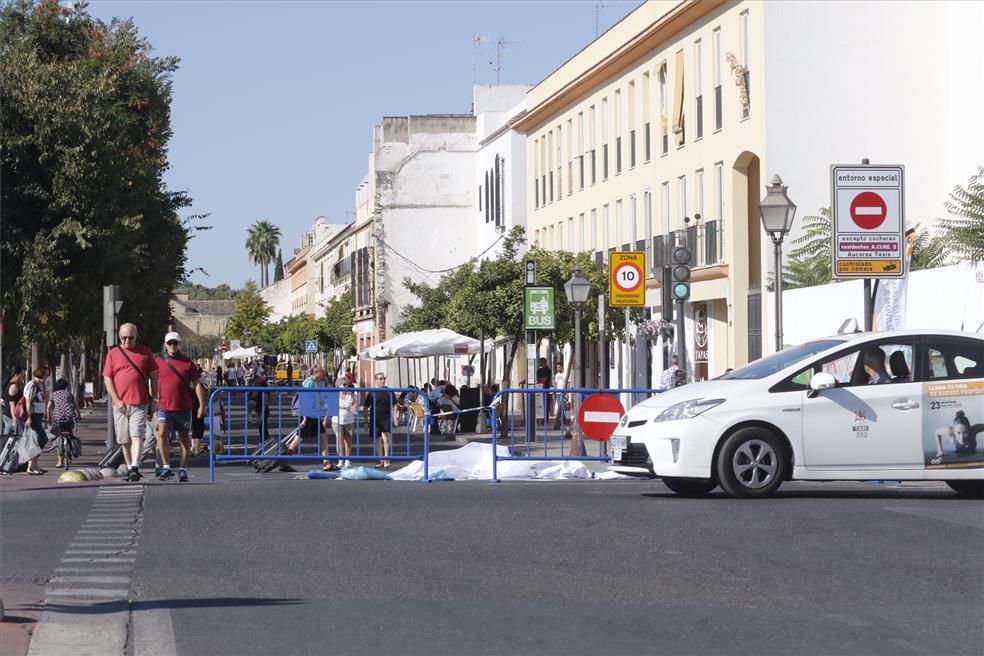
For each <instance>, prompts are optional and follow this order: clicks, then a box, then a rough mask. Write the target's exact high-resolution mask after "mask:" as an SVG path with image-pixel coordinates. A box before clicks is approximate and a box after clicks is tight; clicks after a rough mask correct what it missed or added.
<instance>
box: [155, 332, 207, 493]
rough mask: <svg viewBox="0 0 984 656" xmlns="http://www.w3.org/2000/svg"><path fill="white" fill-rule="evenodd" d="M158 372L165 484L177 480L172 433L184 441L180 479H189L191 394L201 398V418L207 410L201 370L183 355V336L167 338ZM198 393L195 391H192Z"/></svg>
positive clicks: (160, 447) (159, 443)
mask: <svg viewBox="0 0 984 656" xmlns="http://www.w3.org/2000/svg"><path fill="white" fill-rule="evenodd" d="M157 371H158V375H159V377H160V383H161V403H160V409H159V410H158V411H157V450H158V452H159V453H160V454H161V473H160V475H159V476H158V477H157V478H159V479H160V480H162V481H167V480H170V479H172V478H174V473H173V472H172V471H171V462H170V455H169V454H168V450H169V449H168V447H169V444H168V441H169V440H168V437H169V436H170V432H171V431H172V430H174V431H176V432H177V433H178V440H179V441H180V442H181V467H180V468H179V469H178V480H179V481H181V482H182V483H184V482H186V481H187V480H188V452H189V450H190V449H191V441H190V438H189V433H190V431H191V408H192V399H191V395H192V394H193V393H194V394H196V395H197V396H198V418H199V419H201V418H202V417H204V416H205V410H206V408H207V406H206V403H207V401H206V400H205V388H204V387H203V386H202V384H201V381H200V375H199V373H198V367H196V366H195V363H194V362H192V361H191V360H190V359H189V358H188V356H186V355H185V354H183V353H182V352H181V335H179V334H178V333H176V332H170V333H168V334H167V335H165V336H164V353H162V354H161V355H160V357H158V358H157ZM192 387H194V388H195V391H194V392H192V391H191V388H192Z"/></svg>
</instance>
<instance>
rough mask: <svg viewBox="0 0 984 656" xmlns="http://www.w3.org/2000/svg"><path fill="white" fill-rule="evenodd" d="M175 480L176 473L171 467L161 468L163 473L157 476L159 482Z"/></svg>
mask: <svg viewBox="0 0 984 656" xmlns="http://www.w3.org/2000/svg"><path fill="white" fill-rule="evenodd" d="M172 478H174V472H173V471H171V468H170V467H161V473H160V474H158V475H157V480H159V481H169V480H171V479H172Z"/></svg>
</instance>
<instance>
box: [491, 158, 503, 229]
mask: <svg viewBox="0 0 984 656" xmlns="http://www.w3.org/2000/svg"><path fill="white" fill-rule="evenodd" d="M492 176H493V189H494V192H493V198H492V199H493V202H494V204H495V210H494V212H493V213H492V216H493V218H494V219H495V225H496V226H497V227H498V226H503V225H505V212H503V211H502V201H503V199H504V198H505V195H506V194H505V184H506V160H505V159H504V158H503V157H501V156H499V155H496V156H495V170H494V171H493V174H492Z"/></svg>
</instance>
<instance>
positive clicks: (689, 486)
mask: <svg viewBox="0 0 984 656" xmlns="http://www.w3.org/2000/svg"><path fill="white" fill-rule="evenodd" d="M660 480H661V481H662V482H663V485H665V486H666V487H668V488H670V489H671V490H672V491H674V492H676V493H677V494H679V495H680V496H681V497H702V496H704V495H705V494H707V493H708V492H710V491H711V490H713V489H714V488H716V487H717V486H718V484H717V481H715V480H714V479H713V478H667V477H665V476H664V477H663V478H661V479H660Z"/></svg>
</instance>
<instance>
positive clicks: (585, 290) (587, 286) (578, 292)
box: [564, 267, 591, 455]
mask: <svg viewBox="0 0 984 656" xmlns="http://www.w3.org/2000/svg"><path fill="white" fill-rule="evenodd" d="M590 293H591V283H590V282H589V281H588V279H587V278H585V277H584V274H583V273H581V267H576V268H575V269H574V274H573V275H572V276H571V279H570V280H568V281H567V282H565V283H564V294H565V295H566V296H567V302H568V303H570V304H571V305H573V306H574V371H575V372H576V373H577V379H576V380H575V382H574V387H575V388H582V387H584V371H583V369H582V367H581V306H582V305H583V304H584V303H585V301H587V300H588V295H589V294H590ZM580 398H581V397H580V395H579V394H578V393H574V394H572V395H571V401H572V403H571V414H572V415H573V416H574V417H577V412H578V405H580V403H579V401H580ZM571 424H572V425H573V426H574V431H573V434H574V436H575V437H574V438H573V439H572V440H571V455H583V453H582V451H583V449H584V446H583V443H582V442H581V430H580V428H579V427H578V426H577V422H576V421H572V422H571Z"/></svg>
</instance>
